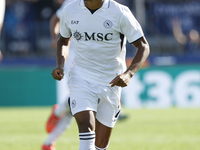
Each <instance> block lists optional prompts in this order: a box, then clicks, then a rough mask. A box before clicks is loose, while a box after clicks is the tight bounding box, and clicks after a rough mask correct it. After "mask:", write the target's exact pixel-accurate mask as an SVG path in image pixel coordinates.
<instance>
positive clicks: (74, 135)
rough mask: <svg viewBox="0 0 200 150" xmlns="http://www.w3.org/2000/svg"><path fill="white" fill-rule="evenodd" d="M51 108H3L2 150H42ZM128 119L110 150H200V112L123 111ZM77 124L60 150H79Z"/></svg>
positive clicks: (64, 137)
mask: <svg viewBox="0 0 200 150" xmlns="http://www.w3.org/2000/svg"><path fill="white" fill-rule="evenodd" d="M50 110H51V108H50V107H23V108H21V107H20V108H3V107H1V108H0V149H1V150H40V147H41V144H42V143H43V141H44V140H45V138H46V137H47V134H46V132H45V122H46V120H47V117H48V116H49V114H50ZM123 112H124V113H126V114H128V115H129V118H128V119H127V120H124V121H119V122H117V123H116V126H115V128H114V130H113V134H112V136H111V141H110V146H109V148H108V150H200V109H177V108H173V109H161V110H159V109H158V110H154V109H150V110H147V109H140V110H131V109H124V111H123ZM78 143H79V141H78V129H77V126H76V123H75V121H73V122H72V124H71V127H70V128H69V129H68V130H67V131H66V132H65V133H64V134H63V135H62V136H61V137H60V138H59V139H58V141H57V144H56V148H57V150H78Z"/></svg>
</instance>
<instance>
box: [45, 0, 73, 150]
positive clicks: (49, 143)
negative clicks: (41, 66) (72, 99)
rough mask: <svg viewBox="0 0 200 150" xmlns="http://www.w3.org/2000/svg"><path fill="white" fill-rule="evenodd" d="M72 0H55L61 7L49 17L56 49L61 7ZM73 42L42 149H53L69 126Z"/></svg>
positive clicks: (53, 45)
mask: <svg viewBox="0 0 200 150" xmlns="http://www.w3.org/2000/svg"><path fill="white" fill-rule="evenodd" d="M72 1H73V0H57V2H58V3H59V4H60V5H61V7H60V8H59V9H58V10H57V11H56V13H55V14H54V15H53V16H52V17H51V20H50V34H51V46H52V48H53V49H56V45H57V39H58V33H59V22H60V16H61V13H62V9H63V7H64V6H65V5H67V4H68V3H70V2H72ZM72 46H73V42H72V41H71V45H70V50H69V57H68V59H67V61H66V64H65V77H64V80H62V81H57V102H58V104H56V105H54V107H53V109H52V113H51V115H50V117H49V119H48V121H47V124H46V130H47V132H48V133H49V135H48V137H47V138H46V140H45V141H44V143H43V145H42V150H55V141H56V140H57V138H58V137H59V136H60V135H61V134H62V133H63V132H64V131H65V130H66V129H67V128H68V127H69V126H70V123H71V120H72V115H71V113H70V110H69V105H68V98H69V88H68V84H67V83H68V71H69V70H70V67H71V64H72V61H73V58H74V52H73V48H72Z"/></svg>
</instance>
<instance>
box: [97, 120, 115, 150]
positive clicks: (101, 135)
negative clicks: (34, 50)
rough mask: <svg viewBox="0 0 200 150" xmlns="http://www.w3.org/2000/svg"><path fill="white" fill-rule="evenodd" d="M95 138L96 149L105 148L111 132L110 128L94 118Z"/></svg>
mask: <svg viewBox="0 0 200 150" xmlns="http://www.w3.org/2000/svg"><path fill="white" fill-rule="evenodd" d="M95 133H96V140H95V147H96V150H106V149H107V148H108V145H109V141H110V136H111V133H112V128H110V127H107V126H105V125H103V124H102V123H100V122H99V121H98V120H96V130H95Z"/></svg>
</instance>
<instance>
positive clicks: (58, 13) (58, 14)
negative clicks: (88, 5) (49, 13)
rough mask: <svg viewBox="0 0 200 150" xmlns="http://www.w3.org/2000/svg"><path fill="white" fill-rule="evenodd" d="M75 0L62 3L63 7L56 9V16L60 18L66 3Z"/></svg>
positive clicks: (71, 0) (66, 0)
mask: <svg viewBox="0 0 200 150" xmlns="http://www.w3.org/2000/svg"><path fill="white" fill-rule="evenodd" d="M73 1H74V0H65V1H64V2H63V3H62V5H61V7H60V8H59V9H58V10H57V11H56V16H57V17H58V18H59V19H60V17H61V16H62V10H63V8H64V7H65V5H67V4H69V3H71V2H73Z"/></svg>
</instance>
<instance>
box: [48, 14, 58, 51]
mask: <svg viewBox="0 0 200 150" xmlns="http://www.w3.org/2000/svg"><path fill="white" fill-rule="evenodd" d="M59 21H60V19H59V18H58V17H57V15H56V13H55V14H54V15H53V16H52V17H51V19H50V35H51V47H52V48H54V49H56V43H57V35H58V32H59Z"/></svg>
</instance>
